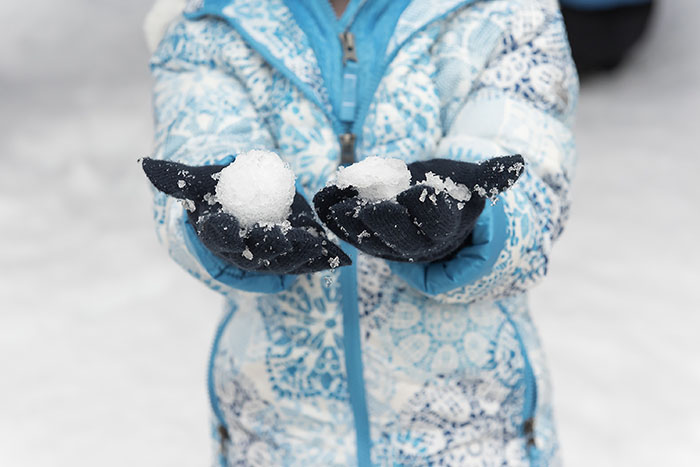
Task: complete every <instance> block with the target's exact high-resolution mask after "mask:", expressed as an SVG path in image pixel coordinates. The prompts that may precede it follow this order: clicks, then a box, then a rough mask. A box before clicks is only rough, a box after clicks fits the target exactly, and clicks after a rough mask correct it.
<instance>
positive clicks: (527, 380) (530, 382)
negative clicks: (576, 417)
mask: <svg viewBox="0 0 700 467" xmlns="http://www.w3.org/2000/svg"><path fill="white" fill-rule="evenodd" d="M498 308H499V309H500V310H501V312H502V313H503V315H504V316H505V318H506V320H507V321H508V322H509V323H510V325H511V326H513V331H514V332H515V338H516V339H517V340H518V345H519V346H520V353H521V354H522V355H523V361H524V366H523V383H524V384H525V394H524V395H523V399H524V403H523V410H522V417H523V425H524V423H525V421H526V420H528V419H530V418H534V416H535V412H536V411H537V381H536V380H535V373H534V372H533V371H532V365H531V364H530V357H529V356H528V353H527V348H526V347H525V342H523V338H522V335H521V334H520V330H519V329H518V326H517V325H516V324H515V320H513V317H512V316H511V314H510V312H509V311H508V310H507V309H506V307H505V306H504V305H503V304H501V303H499V304H498ZM522 429H523V430H524V426H523V427H522ZM533 436H534V435H533ZM527 449H528V457H529V460H530V465H531V466H532V467H539V465H540V452H539V450H538V449H537V446H528V447H527Z"/></svg>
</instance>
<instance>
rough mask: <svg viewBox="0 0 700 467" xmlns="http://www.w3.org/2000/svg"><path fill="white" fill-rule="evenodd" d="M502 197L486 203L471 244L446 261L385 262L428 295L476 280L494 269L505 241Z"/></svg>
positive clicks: (443, 291)
mask: <svg viewBox="0 0 700 467" xmlns="http://www.w3.org/2000/svg"><path fill="white" fill-rule="evenodd" d="M503 204H504V203H503V200H501V199H499V202H498V203H496V204H495V205H493V204H491V203H490V202H488V201H487V202H486V206H485V207H484V210H483V212H482V213H481V215H480V216H479V218H478V219H477V221H476V225H475V226H474V230H473V231H472V244H471V245H469V246H466V247H464V248H462V249H461V250H459V251H458V252H457V253H456V254H455V255H454V257H452V258H451V259H450V260H447V261H438V262H433V263H400V262H395V261H387V262H388V263H389V267H390V268H391V271H392V272H393V273H394V274H396V275H397V276H399V277H401V278H402V279H403V280H405V281H406V282H407V283H408V284H409V285H411V286H412V287H414V288H416V289H418V290H419V291H421V292H423V293H425V294H427V295H439V294H443V293H446V292H449V291H451V290H454V289H457V288H460V287H464V286H466V285H469V284H472V283H474V282H476V281H477V280H478V279H479V278H481V277H483V276H485V275H486V274H488V273H489V272H490V271H491V269H492V268H493V266H494V264H495V263H496V260H497V259H498V256H499V254H500V253H501V251H502V250H503V248H504V247H505V244H506V238H507V233H508V227H507V225H508V224H507V217H506V214H505V211H504V207H503Z"/></svg>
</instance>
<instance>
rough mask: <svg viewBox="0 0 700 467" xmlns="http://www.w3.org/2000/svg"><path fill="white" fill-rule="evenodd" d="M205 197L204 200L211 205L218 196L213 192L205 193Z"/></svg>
mask: <svg viewBox="0 0 700 467" xmlns="http://www.w3.org/2000/svg"><path fill="white" fill-rule="evenodd" d="M203 198H204V201H206V203H207V204H208V205H210V206H211V205H212V204H214V203H216V196H214V195H212V194H211V193H205V194H204V197H203Z"/></svg>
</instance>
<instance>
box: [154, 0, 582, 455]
mask: <svg viewBox="0 0 700 467" xmlns="http://www.w3.org/2000/svg"><path fill="white" fill-rule="evenodd" d="M343 3H344V2H333V5H331V2H329V1H328V0H267V1H260V0H255V1H252V0H205V1H192V2H189V6H188V7H187V9H186V11H185V14H184V17H179V18H178V19H176V20H175V21H173V22H172V24H171V25H170V26H169V27H168V29H167V32H166V33H165V35H164V37H163V38H162V40H161V41H160V43H159V45H158V48H157V50H156V51H155V53H154V55H153V59H152V69H153V74H154V76H155V80H156V83H155V96H154V104H155V121H156V159H164V160H169V161H178V162H182V163H185V164H188V165H189V166H192V167H199V168H198V169H196V170H200V171H203V173H204V172H207V171H208V170H209V171H210V172H207V173H209V174H211V173H213V172H215V171H217V170H220V167H222V166H223V165H225V164H226V163H228V162H230V161H231V160H232V158H233V156H235V155H237V154H241V153H243V152H245V151H247V150H250V149H255V148H262V149H269V150H272V151H274V152H276V153H278V154H280V155H281V156H282V157H283V158H284V159H285V160H286V161H287V162H288V163H289V165H290V166H291V167H292V168H293V170H294V171H295V173H296V175H297V180H298V182H299V185H300V186H299V190H300V191H303V195H304V197H305V198H306V199H307V200H311V198H312V197H314V195H316V201H318V202H317V204H316V208H317V209H318V210H319V212H326V211H327V210H325V208H326V207H327V206H324V203H325V198H323V197H321V198H323V199H320V200H319V196H320V195H319V194H318V193H319V192H320V193H325V191H323V188H324V186H325V185H326V182H327V180H328V178H329V177H330V176H331V175H332V174H333V172H334V171H335V170H336V168H337V167H338V165H339V164H341V163H344V164H348V163H351V162H353V161H359V160H363V159H365V158H366V157H368V156H373V155H379V156H381V157H392V158H399V159H403V160H405V161H406V162H409V163H410V162H415V161H424V165H425V167H437V165H436V164H438V165H439V164H441V163H437V162H435V160H436V159H439V158H442V159H450V161H447V162H450V163H453V164H454V166H453V167H472V165H470V164H467V163H469V162H478V161H483V160H486V159H490V158H492V157H493V156H497V155H503V154H514V153H520V154H522V155H523V156H524V158H525V160H526V162H527V165H526V169H525V170H524V172H523V173H522V175H521V176H520V179H519V181H518V182H517V183H516V184H515V185H514V186H512V188H511V189H509V190H508V191H505V192H503V193H501V194H500V195H499V196H498V201H497V202H496V203H495V204H492V203H489V202H487V203H485V205H484V204H483V203H482V206H481V209H479V211H478V213H479V215H478V216H477V217H478V218H476V219H475V225H474V226H473V231H472V233H471V235H469V236H468V238H466V239H465V241H464V242H463V243H462V244H461V245H460V246H459V248H457V249H456V250H454V251H452V252H451V254H449V255H446V256H443V257H441V258H434V259H432V260H427V261H426V260H423V261H413V262H411V261H410V258H403V259H404V261H387V260H385V259H381V258H380V257H378V256H382V257H384V256H383V255H381V254H377V255H373V254H367V253H366V251H372V250H371V249H367V248H365V246H363V245H362V244H359V243H358V244H357V245H356V246H357V247H358V248H359V249H360V251H359V252H358V251H357V250H356V249H355V248H352V247H349V246H348V245H343V248H344V249H345V251H346V253H347V254H348V257H349V258H348V259H349V260H351V261H352V264H351V265H346V266H343V267H340V268H338V269H335V270H321V271H319V272H314V273H305V274H296V273H294V271H298V269H295V268H296V266H294V267H291V266H289V265H286V266H285V265H282V264H281V263H280V264H276V266H275V268H272V267H271V269H269V270H262V271H261V270H260V269H259V268H258V270H257V271H255V270H246V269H245V268H244V267H238V266H236V264H238V265H239V266H241V265H243V263H242V262H241V261H237V260H236V259H235V257H234V256H230V258H231V261H226V260H225V259H223V257H225V256H226V255H221V254H214V253H215V252H214V251H213V250H215V249H216V248H213V247H212V245H216V241H214V242H213V243H211V237H207V236H206V235H205V234H206V232H205V230H206V229H201V228H200V227H199V226H198V224H197V223H198V219H197V218H193V217H194V216H193V214H192V212H196V211H197V210H198V209H200V208H199V207H196V208H195V211H191V212H188V211H187V210H186V209H183V207H182V205H181V204H180V203H178V202H177V201H176V200H175V199H174V198H173V197H168V196H166V195H165V194H163V193H156V195H155V218H156V222H157V231H158V235H159V237H160V240H161V241H162V242H163V244H164V245H165V246H166V247H167V249H168V251H169V253H170V254H171V256H172V257H173V258H174V259H175V260H176V261H177V262H178V263H179V264H180V265H182V266H183V267H184V268H185V269H187V270H188V271H189V272H190V273H191V274H192V275H193V276H195V277H197V278H198V279H200V280H202V281H203V282H204V283H205V284H207V285H208V286H210V287H211V288H212V289H214V290H216V291H218V292H220V293H221V294H222V295H223V296H224V297H225V298H226V313H225V314H224V316H223V318H222V320H221V324H220V325H219V327H218V329H217V332H216V337H215V339H214V344H213V348H212V353H211V359H210V362H209V380H208V384H209V393H210V397H211V404H212V410H213V415H214V416H213V427H214V429H213V433H214V437H215V439H216V450H217V455H216V463H217V465H222V466H228V465H260V466H278V465H289V466H350V465H360V466H368V465H429V464H430V465H432V464H440V465H454V466H466V465H509V466H520V465H555V464H557V463H558V445H557V441H556V435H555V429H554V423H553V420H552V408H551V397H550V390H549V380H548V376H547V371H546V367H545V364H544V360H543V355H542V351H541V349H540V346H539V343H538V339H537V336H536V332H535V329H534V326H533V324H532V322H531V320H530V316H529V312H528V305H527V293H526V291H527V289H529V288H530V287H531V286H532V285H533V284H535V283H536V282H537V281H538V280H540V279H541V278H542V277H544V275H545V273H546V270H547V263H548V257H549V254H550V250H551V247H552V243H553V241H554V240H556V239H557V237H558V236H559V235H560V233H561V232H562V229H563V226H564V223H565V221H566V219H567V216H568V211H569V184H570V181H571V177H572V171H573V165H574V159H575V155H574V145H573V139H572V135H571V131H570V125H571V120H572V114H573V110H574V107H575V104H576V97H577V89H578V87H577V86H578V84H577V77H576V73H575V69H574V67H573V64H572V62H571V58H570V51H569V47H568V44H567V41H566V34H565V32H564V29H563V23H562V19H561V16H560V14H559V12H558V10H557V7H556V2H554V1H549V0H537V1H533V0H491V1H473V0H471V1H470V0H444V1H439V2H438V1H433V2H422V1H418V0H414V1H410V0H366V1H363V0H350V1H349V2H348V3H347V5H343ZM334 6H335V7H336V11H334V8H333V7H334ZM336 12H340V13H341V14H340V16H339V17H338V16H337V15H336ZM217 164H218V165H217ZM212 165H214V166H216V167H215V168H211V166H212ZM419 165H420V164H419ZM419 165H412V166H411V167H412V168H413V169H415V167H417V166H419ZM207 167H210V168H209V169H208V168H207ZM450 167H452V166H450ZM480 167H485V165H482V166H480ZM413 169H412V170H413ZM193 170H194V169H193ZM450 170H451V169H450ZM455 170H456V169H455ZM498 191H501V190H500V189H499V190H498ZM201 205H202V206H205V208H204V209H208V208H206V205H204V204H201ZM198 206H199V205H198ZM300 206H301V207H300V208H299V209H300V211H299V212H302V211H303V212H304V213H307V214H308V213H309V212H311V211H310V208H309V207H308V206H309V205H308V204H307V203H306V202H303V203H302V204H301V205H300ZM436 206H437V204H436ZM454 213H455V214H457V212H456V211H454ZM200 217H201V216H200ZM205 217H206V216H205ZM341 217H343V218H344V217H347V219H346V220H344V221H341V220H339V221H338V222H352V220H351V219H352V218H353V216H352V215H349V216H341ZM442 217H443V218H436V223H441V222H445V221H446V219H444V217H445V216H442ZM321 220H322V221H324V222H325V221H326V219H321ZM374 220H377V219H374ZM380 220H381V219H380ZM447 220H449V219H447ZM314 222H316V221H314ZM314 225H316V224H314ZM425 227H426V228H427V227H430V226H425ZM390 233H391V232H390V231H387V234H390ZM207 238H208V240H207ZM378 238H379V237H378ZM283 240H284V239H280V241H283ZM329 240H331V238H330V237H329ZM379 240H381V238H379ZM385 246H386V245H385ZM238 256H240V255H238ZM239 260H240V258H239ZM349 262H350V261H347V262H345V263H344V264H348V263H349ZM277 266H279V267H277ZM283 266H284V267H283Z"/></svg>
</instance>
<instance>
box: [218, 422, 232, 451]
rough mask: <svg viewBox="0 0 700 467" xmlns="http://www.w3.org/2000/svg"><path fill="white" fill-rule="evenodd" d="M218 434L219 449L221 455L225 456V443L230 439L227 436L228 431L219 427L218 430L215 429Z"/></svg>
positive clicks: (221, 426) (223, 427)
mask: <svg viewBox="0 0 700 467" xmlns="http://www.w3.org/2000/svg"><path fill="white" fill-rule="evenodd" d="M217 431H218V432H219V449H220V451H221V455H222V456H225V455H226V442H227V441H228V440H230V439H231V437H230V436H229V435H228V430H227V429H226V427H225V426H223V425H219V428H218V429H217Z"/></svg>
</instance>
